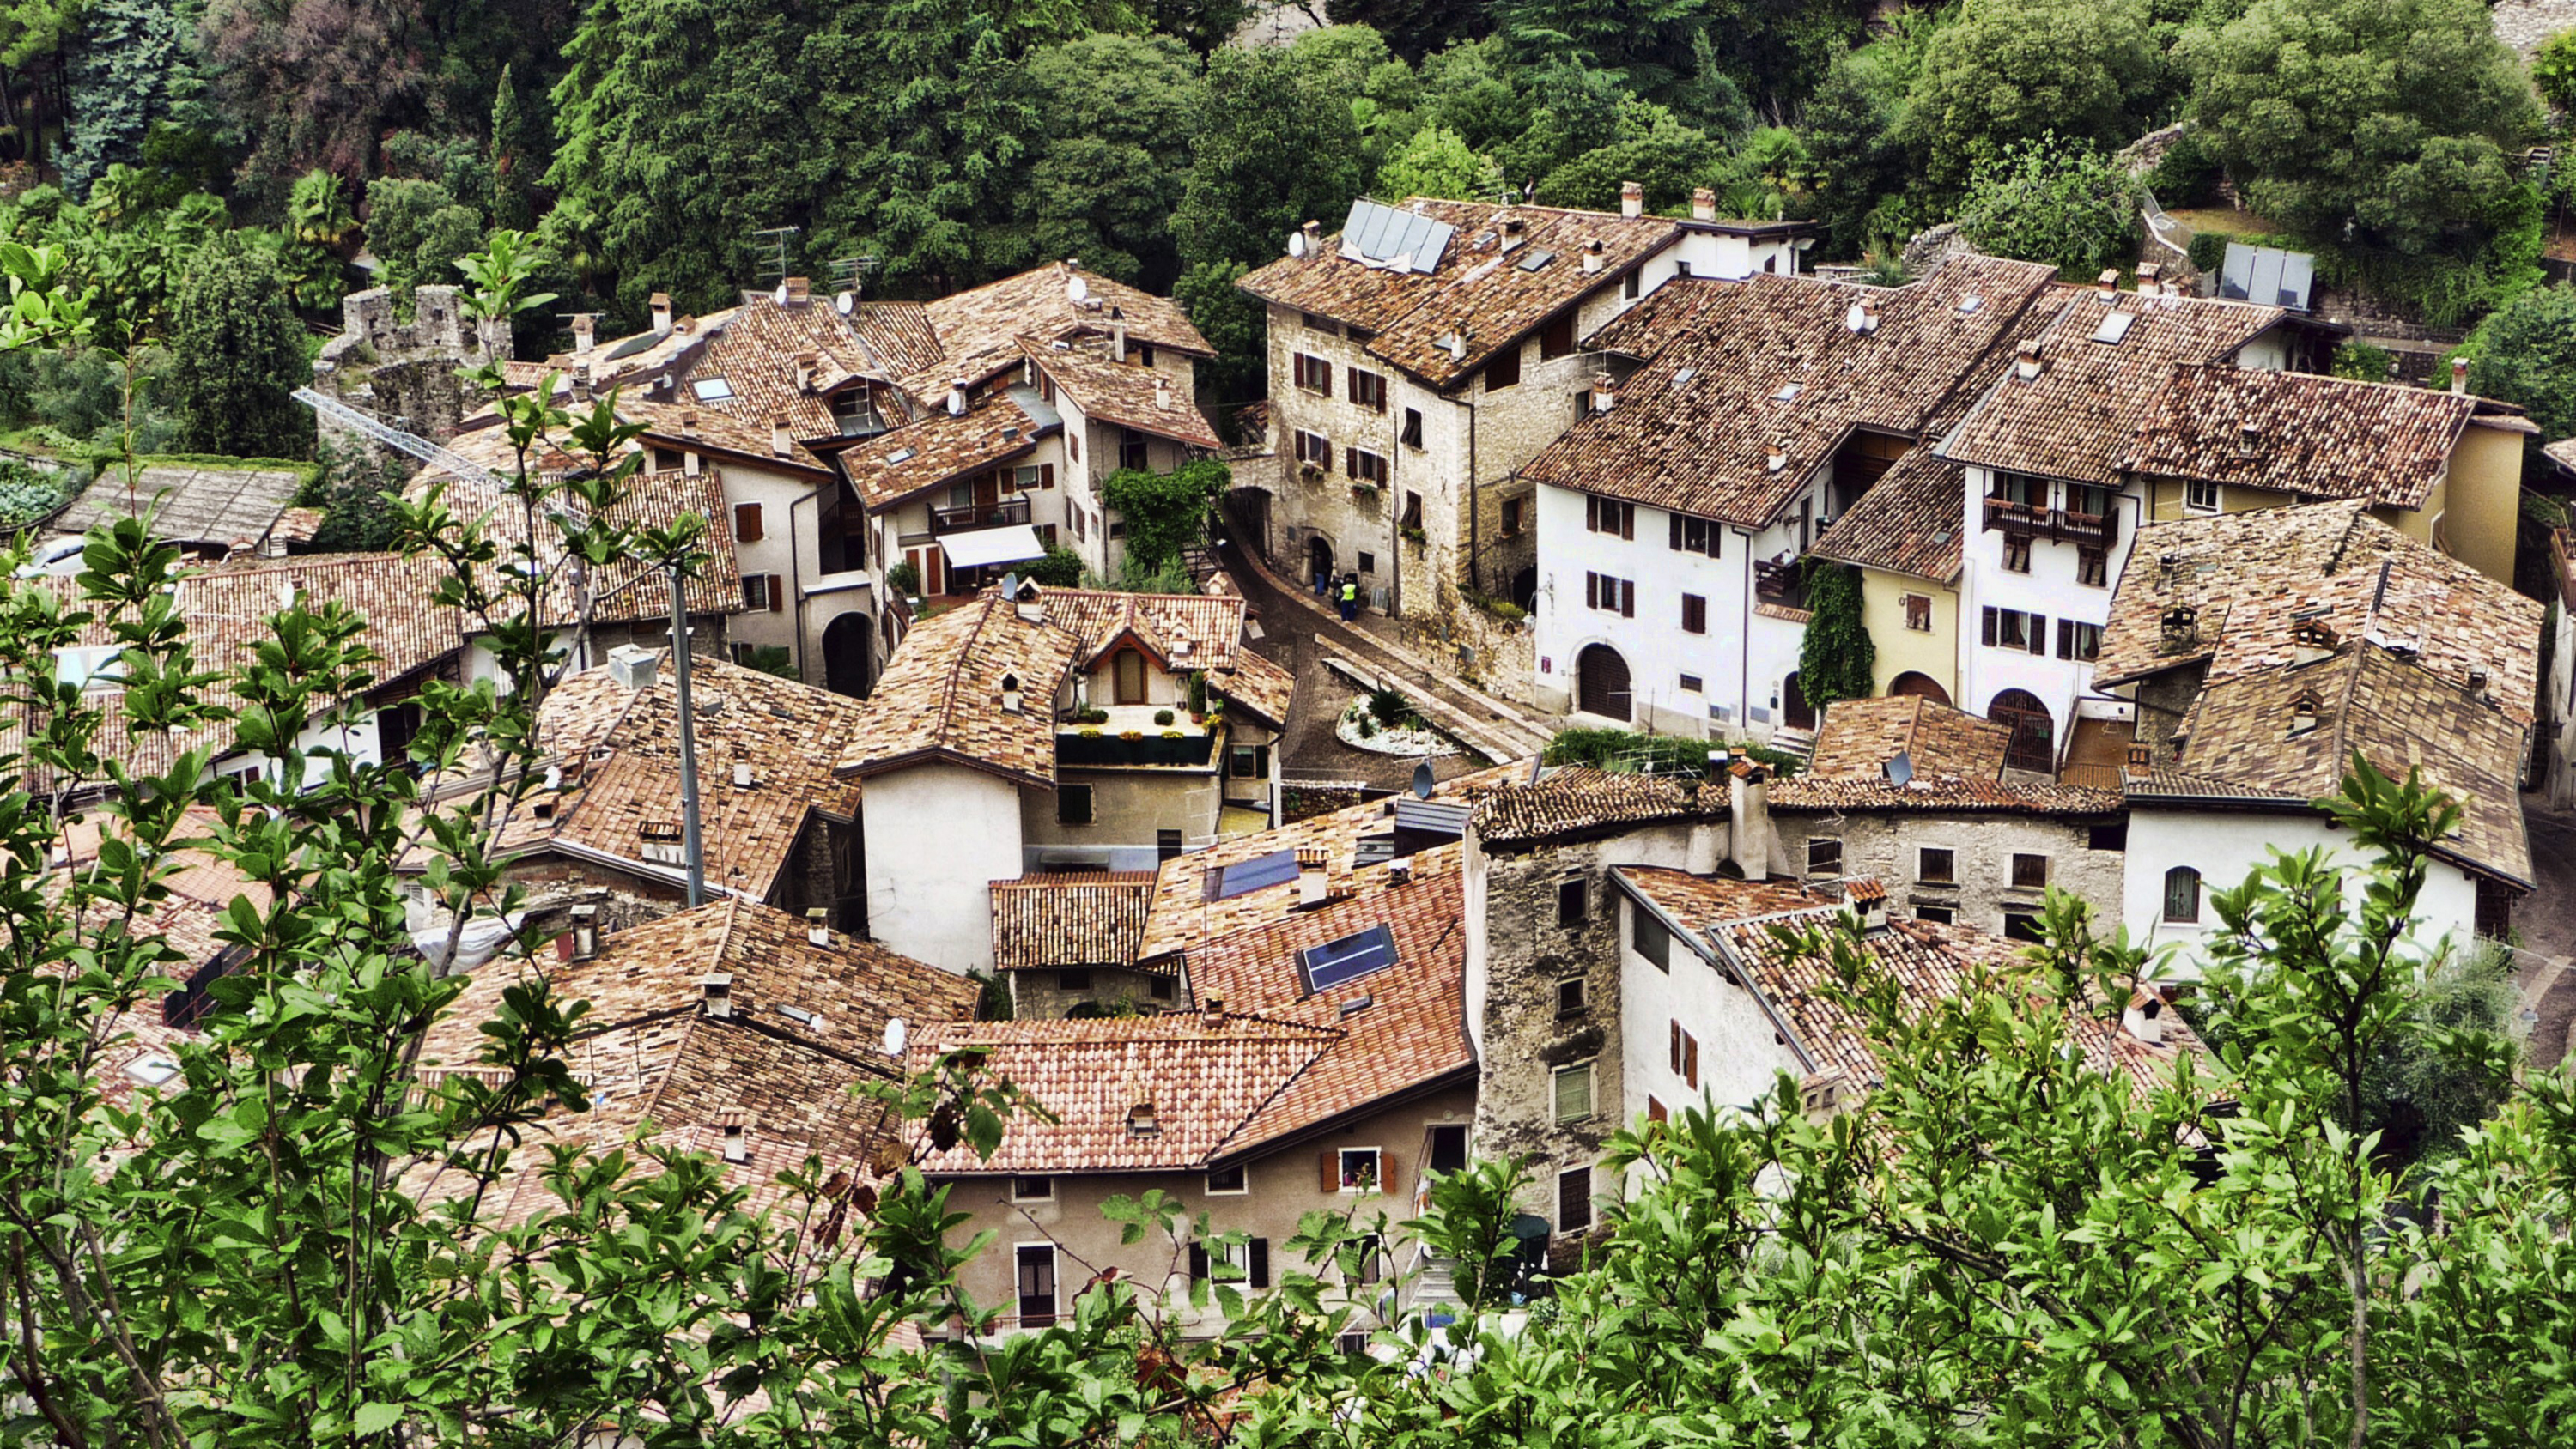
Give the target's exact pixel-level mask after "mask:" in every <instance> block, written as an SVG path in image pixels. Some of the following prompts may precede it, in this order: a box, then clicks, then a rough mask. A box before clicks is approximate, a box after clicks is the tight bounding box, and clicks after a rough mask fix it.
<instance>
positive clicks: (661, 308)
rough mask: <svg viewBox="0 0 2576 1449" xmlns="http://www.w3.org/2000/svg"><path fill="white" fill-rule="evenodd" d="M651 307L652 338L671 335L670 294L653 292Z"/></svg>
mask: <svg viewBox="0 0 2576 1449" xmlns="http://www.w3.org/2000/svg"><path fill="white" fill-rule="evenodd" d="M652 306H653V335H654V336H656V337H668V336H670V335H671V294H670V293H668V292H655V293H654V294H653V303H652Z"/></svg>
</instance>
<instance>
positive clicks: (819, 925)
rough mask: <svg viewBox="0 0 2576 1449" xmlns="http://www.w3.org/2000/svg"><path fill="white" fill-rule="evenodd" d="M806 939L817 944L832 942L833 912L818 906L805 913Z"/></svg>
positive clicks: (826, 944)
mask: <svg viewBox="0 0 2576 1449" xmlns="http://www.w3.org/2000/svg"><path fill="white" fill-rule="evenodd" d="M805 940H806V941H807V943H808V944H811V945H816V946H829V945H831V944H832V913H831V912H829V911H826V910H824V909H823V908H822V907H821V906H816V907H814V908H813V909H811V910H809V911H807V912H806V913H805Z"/></svg>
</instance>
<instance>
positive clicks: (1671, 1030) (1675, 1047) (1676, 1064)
mask: <svg viewBox="0 0 2576 1449" xmlns="http://www.w3.org/2000/svg"><path fill="white" fill-rule="evenodd" d="M1666 1025H1667V1028H1668V1032H1667V1036H1666V1046H1665V1050H1666V1051H1667V1052H1668V1053H1669V1054H1670V1055H1671V1058H1672V1064H1673V1071H1674V1073H1675V1074H1679V1073H1680V1071H1681V1069H1682V1024H1681V1023H1680V1022H1679V1021H1678V1020H1676V1021H1672V1022H1669V1023H1667V1024H1666Z"/></svg>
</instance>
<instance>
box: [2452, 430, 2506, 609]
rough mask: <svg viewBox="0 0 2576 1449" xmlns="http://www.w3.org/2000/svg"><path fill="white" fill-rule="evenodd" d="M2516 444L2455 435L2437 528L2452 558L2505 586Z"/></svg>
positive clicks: (2501, 436) (2474, 433) (2500, 436)
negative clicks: (2447, 490) (2446, 495)
mask: <svg viewBox="0 0 2576 1449" xmlns="http://www.w3.org/2000/svg"><path fill="white" fill-rule="evenodd" d="M2522 441H2523V440H2522V435H2521V434H2520V433H2509V432H2506V431H2504V430H2503V429H2501V428H2482V427H2477V426H2474V425H2472V426H2471V427H2470V428H2469V429H2468V430H2467V431H2466V432H2464V433H2462V434H2461V435H2460V445H2459V447H2457V448H2455V449H2453V450H2452V453H2451V474H2450V480H2449V481H2450V485H2451V486H2450V496H2449V498H2448V499H2447V500H2446V501H2445V505H2444V512H2443V516H2442V522H2441V525H2440V531H2441V535H2442V538H2441V541H2442V543H2443V544H2444V545H2445V546H2447V547H2448V548H2449V550H2450V553H2451V556H2452V557H2453V558H2456V559H2458V560H2459V561H2460V562H2462V563H2465V564H2467V565H2468V566H2469V567H2471V568H2473V569H2476V570H2477V571H2478V572H2480V573H2482V574H2485V575H2486V576H2487V577H2488V578H2491V579H2495V580H2497V581H2498V582H2500V583H2505V584H2510V583H2512V582H2513V555H2514V540H2515V533H2516V529H2517V527H2518V526H2519V524H2520V522H2521V511H2522Z"/></svg>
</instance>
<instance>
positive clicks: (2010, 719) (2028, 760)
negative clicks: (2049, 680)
mask: <svg viewBox="0 0 2576 1449" xmlns="http://www.w3.org/2000/svg"><path fill="white" fill-rule="evenodd" d="M1986 718H1988V719H1990V720H1993V721H1994V722H1995V723H1997V724H1999V725H2002V726H2004V727H2005V728H2007V729H2009V730H2011V731H2012V741H2011V743H2009V744H2007V745H2005V746H2004V768H2005V769H2007V770H2049V771H2053V770H2055V769H2056V768H2057V723H2056V721H2055V720H2053V719H2051V718H2050V717H2049V713H2048V706H2047V705H2044V704H2042V703H2040V702H2039V696H2037V695H2035V694H2032V693H2031V692H2030V691H2029V690H2026V689H2007V690H2005V691H2004V692H2003V693H2001V694H1998V695H1996V696H1995V698H1994V702H1993V703H1992V704H1989V705H1987V706H1986Z"/></svg>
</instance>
